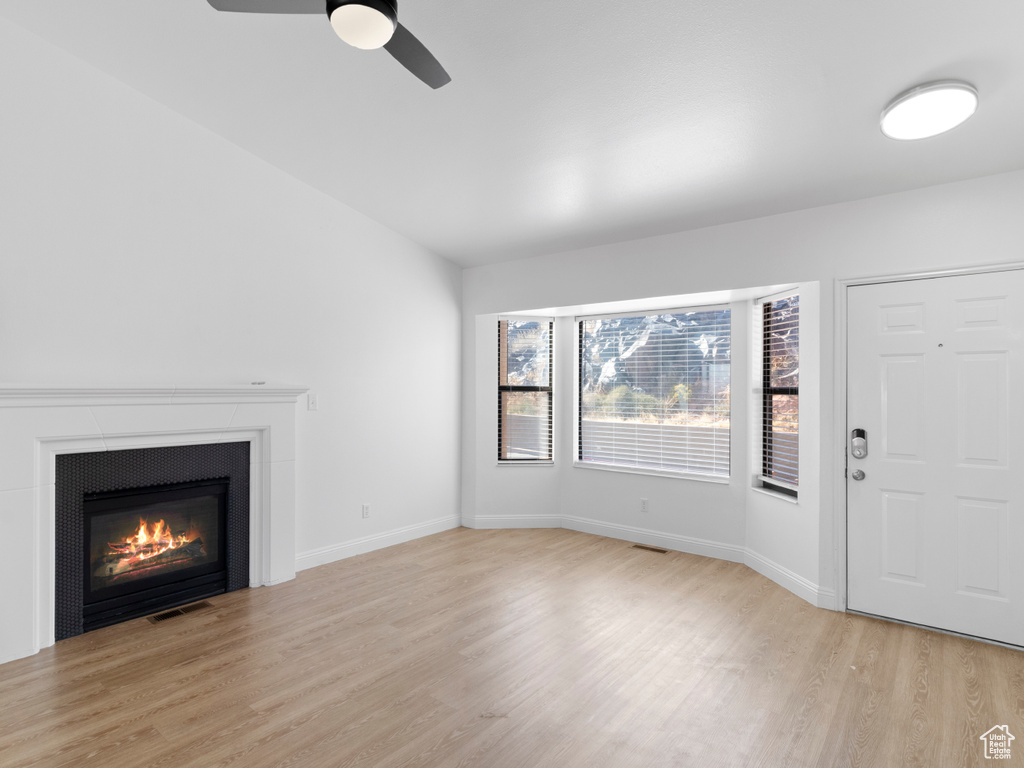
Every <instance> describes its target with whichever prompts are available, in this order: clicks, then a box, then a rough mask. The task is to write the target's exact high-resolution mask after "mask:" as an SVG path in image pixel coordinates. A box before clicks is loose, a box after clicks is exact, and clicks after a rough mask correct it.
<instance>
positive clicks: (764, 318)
mask: <svg viewBox="0 0 1024 768" xmlns="http://www.w3.org/2000/svg"><path fill="white" fill-rule="evenodd" d="M799 296H800V291H799V289H798V288H793V289H791V290H787V291H782V292H780V293H775V294H772V295H771V296H764V297H762V298H760V299H757V300H756V302H755V304H756V305H757V306H758V307H759V308H760V310H761V312H760V319H761V322H760V328H761V334H760V340H761V353H760V355H759V361H760V370H761V377H760V389H761V409H760V410H761V471H760V474H759V476H758V482H759V485H760V487H761V488H763V489H764V490H766V491H771V492H773V493H778V494H781V495H783V496H786V497H790V498H792V499H798V498H799V489H800V466H799V465H800V451H799V440H800V417H799V413H800V386H799V381H798V383H797V386H795V387H778V386H772V383H771V355H772V349H771V345H770V343H769V341H770V338H771V337H770V335H769V334H770V329H771V318H772V313H773V310H772V305H773V304H774V303H775V302H777V301H780V300H781V299H787V298H792V297H797V298H799ZM797 323H798V324H799V317H798V319H797ZM798 327H799V325H798ZM799 349H800V347H799V340H798V341H797V351H798V354H799ZM798 370H799V368H798ZM777 395H785V396H790V397H795V398H796V399H797V425H796V433H797V482H796V483H790V482H787V481H785V480H780V479H779V478H777V477H772V476H771V474H770V472H771V468H772V467H773V466H774V462H773V461H772V458H771V456H772V440H771V433H772V430H771V428H770V425H771V424H772V418H773V417H772V398H773V397H774V396H777Z"/></svg>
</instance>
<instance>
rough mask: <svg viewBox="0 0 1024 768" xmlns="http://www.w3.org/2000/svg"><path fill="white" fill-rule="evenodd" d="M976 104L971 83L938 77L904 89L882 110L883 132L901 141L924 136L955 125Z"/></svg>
mask: <svg viewBox="0 0 1024 768" xmlns="http://www.w3.org/2000/svg"><path fill="white" fill-rule="evenodd" d="M977 108H978V91H977V89H975V87H974V86H973V85H971V84H970V83H964V82H961V81H959V80H940V81H937V82H934V83H925V84H923V85H918V86H915V87H914V88H911V89H910V90H908V91H904V92H903V93H901V94H900V95H899V96H897V97H896V98H895V99H893V100H892V101H891V102H889V105H888V106H887V107H886V108H885V110H883V112H882V133H884V134H885V135H886V136H888V137H889V138H890V139H899V140H903V141H908V140H914V139H926V138H928V137H930V136H938V135H939V134H940V133H945V132H946V131H948V130H951V129H953V128H956V127H957V126H958V125H960V124H961V123H963V122H964V121H965V120H967V119H968V118H969V117H970V116H971V115H973V114H974V112H975V110H977Z"/></svg>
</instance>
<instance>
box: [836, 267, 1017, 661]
mask: <svg viewBox="0 0 1024 768" xmlns="http://www.w3.org/2000/svg"><path fill="white" fill-rule="evenodd" d="M848 296H849V314H848V321H849V325H848V327H849V338H848V341H849V357H848V368H847V370H848V381H847V385H848V402H847V430H848V431H847V435H846V439H847V451H848V452H849V450H850V447H851V446H850V437H851V435H850V432H851V431H852V430H854V429H863V430H864V432H865V435H866V443H867V456H866V457H864V458H861V459H858V458H854V457H853V456H852V455H849V456H848V460H847V479H846V487H847V541H848V574H847V575H848V589H849V594H848V606H849V608H850V609H851V610H856V611H863V612H865V613H871V614H876V615H878V616H884V617H888V618H892V619H898V620H900V621H908V622H912V623H915V624H923V625H926V626H930V627H936V628H939V629H947V630H951V631H954V632H962V633H964V634H968V635H975V636H978V637H984V638H988V639H991V640H998V641H1001V642H1005V643H1013V644H1015V645H1024V408H1022V405H1024V340H1022V334H1024V272H1022V271H1010V272H993V273H988V274H976V275H964V276H958V277H942V278H935V279H929V280H910V281H903V282H895V283H884V284H879V285H864V286H856V287H851V288H850V289H849V294H848ZM860 473H863V477H862V478H861V479H855V478H860V477H861V474H860Z"/></svg>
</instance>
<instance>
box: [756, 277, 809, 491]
mask: <svg viewBox="0 0 1024 768" xmlns="http://www.w3.org/2000/svg"><path fill="white" fill-rule="evenodd" d="M761 313H762V328H763V330H764V333H763V337H762V350H763V356H762V361H763V363H762V370H761V391H762V407H761V434H762V441H761V445H762V450H761V476H762V481H763V484H764V485H766V486H768V487H770V488H773V489H775V490H777V491H781V492H783V493H787V494H789V495H792V496H795V495H796V487H797V483H798V481H799V450H798V448H799V423H800V419H799V416H800V407H799V404H800V297H799V296H797V295H793V296H786V297H784V298H780V299H770V300H766V301H765V302H764V303H763V304H762V307H761Z"/></svg>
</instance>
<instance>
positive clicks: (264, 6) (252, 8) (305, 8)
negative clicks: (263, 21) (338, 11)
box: [206, 0, 327, 16]
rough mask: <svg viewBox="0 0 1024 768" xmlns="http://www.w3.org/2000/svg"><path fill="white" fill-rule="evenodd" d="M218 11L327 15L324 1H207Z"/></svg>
mask: <svg viewBox="0 0 1024 768" xmlns="http://www.w3.org/2000/svg"><path fill="white" fill-rule="evenodd" d="M206 1H207V2H208V3H209V4H210V5H211V6H213V7H214V8H215V9H216V10H218V11H235V12H236V13H319V14H320V15H321V16H323V15H325V14H326V13H327V4H326V3H325V2H324V0H206Z"/></svg>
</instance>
